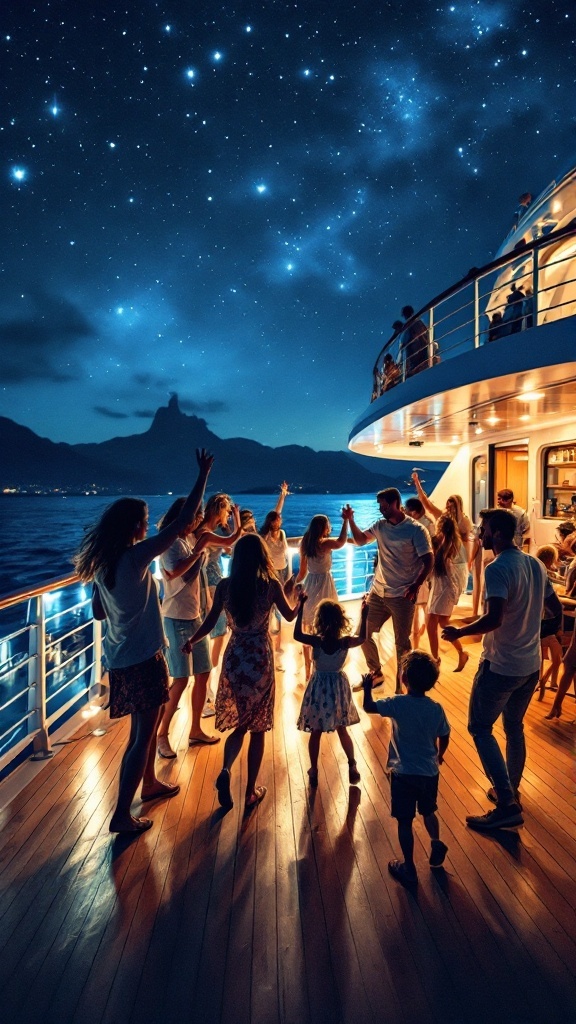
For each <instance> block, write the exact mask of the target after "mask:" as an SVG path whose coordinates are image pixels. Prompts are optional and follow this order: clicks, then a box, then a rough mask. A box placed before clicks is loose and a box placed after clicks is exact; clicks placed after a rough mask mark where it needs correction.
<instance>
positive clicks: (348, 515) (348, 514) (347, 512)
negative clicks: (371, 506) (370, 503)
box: [341, 505, 354, 522]
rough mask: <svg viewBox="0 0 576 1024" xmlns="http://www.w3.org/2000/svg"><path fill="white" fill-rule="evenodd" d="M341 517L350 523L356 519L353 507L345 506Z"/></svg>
mask: <svg viewBox="0 0 576 1024" xmlns="http://www.w3.org/2000/svg"><path fill="white" fill-rule="evenodd" d="M341 515H342V519H345V520H347V522H350V520H351V519H353V518H354V509H353V508H352V506H351V505H344V506H343V508H342V512H341Z"/></svg>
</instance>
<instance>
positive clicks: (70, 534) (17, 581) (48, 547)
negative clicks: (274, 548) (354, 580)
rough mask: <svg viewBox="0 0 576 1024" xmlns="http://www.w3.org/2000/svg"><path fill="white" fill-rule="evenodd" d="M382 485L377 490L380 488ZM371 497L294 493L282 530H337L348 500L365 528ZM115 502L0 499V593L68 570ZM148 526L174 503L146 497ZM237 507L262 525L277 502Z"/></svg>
mask: <svg viewBox="0 0 576 1024" xmlns="http://www.w3.org/2000/svg"><path fill="white" fill-rule="evenodd" d="M385 485H386V482H385V481H382V484H381V485H380V486H385ZM378 486H379V483H378V478H377V477H375V487H374V494H354V495H349V494H294V495H290V496H289V497H288V498H287V499H286V502H285V505H284V510H283V513H282V515H283V519H284V523H283V527H284V529H285V530H286V533H287V535H288V536H299V535H301V534H302V533H303V532H304V530H305V529H306V526H307V525H308V523H309V521H310V519H311V518H312V516H313V515H316V514H318V513H322V514H323V515H327V516H328V517H329V518H330V520H331V521H332V526H333V529H334V530H338V529H339V528H340V509H341V508H342V505H343V504H344V503H345V502H348V501H349V502H350V504H351V505H352V507H353V508H354V510H355V512H356V520H357V522H358V525H359V526H362V527H366V526H368V525H369V524H370V523H371V522H373V521H374V520H375V519H377V518H378V506H377V505H376V501H375V493H376V490H377V488H378ZM112 500H114V499H111V498H109V497H106V498H103V497H97V496H94V495H87V496H85V497H81V496H74V497H68V498H67V497H54V498H47V497H3V498H0V530H1V536H2V545H1V546H0V594H7V593H9V592H10V591H12V590H16V589H19V588H20V587H25V586H32V585H33V584H36V583H39V582H41V581H42V580H47V579H50V578H51V577H54V576H61V575H63V574H64V573H67V572H70V570H71V568H72V565H71V558H72V555H73V553H74V551H75V549H76V548H77V546H78V544H79V542H80V540H81V538H82V534H83V529H84V528H85V527H86V526H89V525H90V524H91V523H92V522H94V520H95V519H97V518H98V516H99V515H100V514H101V512H102V511H103V509H104V508H106V506H107V505H109V504H110V502H111V501H112ZM146 500H147V502H148V505H149V507H150V522H151V524H153V523H155V522H157V521H158V519H159V518H160V516H161V515H162V514H163V513H164V512H165V511H166V510H167V508H168V507H169V505H170V504H171V502H172V501H173V500H174V499H173V496H172V495H152V496H151V497H147V498H146ZM238 501H239V503H240V506H241V507H242V508H250V509H252V511H253V512H254V514H255V516H256V522H257V523H258V524H259V525H261V524H262V522H263V521H264V518H265V516H266V513H267V512H269V511H270V510H271V509H272V508H274V505H275V503H276V497H275V496H274V495H270V494H265V495H263V494H242V495H239V496H238Z"/></svg>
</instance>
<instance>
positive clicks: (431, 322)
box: [428, 306, 434, 367]
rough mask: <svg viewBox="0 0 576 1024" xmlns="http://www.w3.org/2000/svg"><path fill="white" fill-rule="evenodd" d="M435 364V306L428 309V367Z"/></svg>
mask: <svg viewBox="0 0 576 1024" xmlns="http://www.w3.org/2000/svg"><path fill="white" fill-rule="evenodd" d="M430 366H434V306H430V309H429V310H428V367H430Z"/></svg>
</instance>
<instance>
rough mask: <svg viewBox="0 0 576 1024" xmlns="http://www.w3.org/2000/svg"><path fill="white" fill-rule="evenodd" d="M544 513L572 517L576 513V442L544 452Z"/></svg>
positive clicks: (561, 517)
mask: <svg viewBox="0 0 576 1024" xmlns="http://www.w3.org/2000/svg"><path fill="white" fill-rule="evenodd" d="M542 490H543V495H544V515H545V516H546V517H548V518H551V519H570V518H572V517H573V516H574V515H576V442H574V441H571V442H565V443H564V444H563V445H558V446H557V447H556V446H555V447H554V448H547V449H546V450H545V452H544V487H543V489H542Z"/></svg>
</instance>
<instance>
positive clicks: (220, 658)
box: [75, 450, 576, 885]
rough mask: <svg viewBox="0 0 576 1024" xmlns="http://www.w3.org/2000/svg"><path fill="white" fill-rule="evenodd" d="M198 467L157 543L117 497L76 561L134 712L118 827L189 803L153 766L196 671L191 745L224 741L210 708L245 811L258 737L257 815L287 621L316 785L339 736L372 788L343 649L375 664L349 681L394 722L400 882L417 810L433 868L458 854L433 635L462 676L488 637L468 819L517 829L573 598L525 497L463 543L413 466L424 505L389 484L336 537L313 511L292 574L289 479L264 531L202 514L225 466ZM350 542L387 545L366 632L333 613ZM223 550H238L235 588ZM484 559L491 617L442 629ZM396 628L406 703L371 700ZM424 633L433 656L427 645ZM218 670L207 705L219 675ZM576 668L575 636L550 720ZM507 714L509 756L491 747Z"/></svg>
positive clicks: (221, 788)
mask: <svg viewBox="0 0 576 1024" xmlns="http://www.w3.org/2000/svg"><path fill="white" fill-rule="evenodd" d="M197 461H198V477H197V480H196V482H195V484H194V486H193V488H192V490H191V491H190V494H189V495H188V497H187V498H184V497H182V498H178V499H177V500H176V501H175V502H173V504H172V505H171V507H170V508H169V509H168V510H167V512H166V514H165V515H164V516H163V518H162V519H161V520H160V522H159V524H158V532H157V533H155V534H153V535H151V536H149V537H148V536H147V530H148V509H147V506H146V504H145V502H143V501H141V500H139V499H136V498H122V499H120V500H118V501H116V502H114V503H113V504H112V505H111V506H110V507H109V508H108V509H106V511H105V512H104V514H103V515H102V516H101V518H100V520H99V521H98V522H97V523H96V524H95V525H94V526H93V527H92V528H90V529H89V530H88V531H87V532H86V535H85V538H84V541H83V543H82V544H81V547H80V549H79V551H78V553H77V555H76V559H75V564H76V568H77V571H78V573H79V575H80V577H81V578H82V579H83V580H85V581H92V583H93V611H94V616H95V617H96V618H100V619H103V620H104V619H105V631H104V641H103V649H104V656H105V661H106V666H107V669H108V676H109V687H110V716H111V717H112V718H120V717H122V716H125V715H130V719H131V728H130V735H129V739H128V744H127V747H126V750H125V751H124V755H123V758H122V763H121V767H120V772H119V787H118V798H117V802H116V807H115V809H114V812H113V815H112V818H111V820H110V831H111V832H115V833H128V834H138V833H141V832H144V831H146V830H147V829H149V828H150V827H151V826H152V824H153V822H152V820H151V819H150V818H148V817H144V816H140V817H137V816H135V815H134V814H133V813H132V804H133V801H134V799H135V797H136V792H137V790H138V788H139V787H140V786H141V791H140V799H141V801H142V802H147V801H152V800H158V799H166V798H170V797H173V796H176V794H177V793H178V792H179V788H180V787H179V786H178V785H171V784H169V783H166V782H163V781H162V780H160V779H159V778H158V776H157V774H156V765H157V763H158V761H157V758H158V757H159V758H164V759H172V758H175V757H176V756H177V755H176V752H175V751H174V750H173V748H172V746H171V743H170V736H169V732H170V726H171V722H172V718H173V716H174V713H175V711H176V709H177V708H178V705H179V702H180V700H181V698H182V696H183V694H184V691H185V689H186V687H187V685H188V681H189V679H190V677H193V685H192V688H191V705H192V706H191V712H192V714H191V727H190V734H189V740H188V742H189V744H190V746H192V747H194V746H204V745H207V746H209V745H213V744H216V743H219V742H220V737H219V736H216V735H211V734H209V733H208V732H206V731H205V730H204V728H203V721H204V719H205V718H207V717H210V716H211V715H215V727H216V730H217V732H220V733H224V732H225V733H227V737H226V740H225V743H224V745H223V760H222V768H221V771H220V773H219V775H218V777H217V778H216V780H215V785H216V790H217V794H218V801H219V803H220V805H221V808H222V810H223V812H225V811H227V810H229V809H230V808H231V807H232V806H233V797H232V786H231V773H232V770H233V767H234V763H235V761H236V759H237V758H238V756H239V754H240V752H241V750H242V746H243V744H244V739H245V737H246V734H249V742H248V751H247V781H246V791H245V794H244V812H245V813H246V814H249V813H251V812H252V810H253V809H254V808H255V807H256V806H257V804H258V803H260V801H261V800H262V799H263V798H264V797H265V795H266V787H265V786H264V785H262V784H261V783H260V782H259V773H260V768H261V764H262V758H263V754H264V743H265V734H266V732H267V731H269V730H270V729H271V728H272V725H273V717H274V676H275V659H274V653H275V652H274V646H275V647H276V650H277V649H278V648H279V647H280V643H281V633H280V623H281V619H285V620H286V621H288V622H292V621H294V620H295V628H294V639H295V640H296V641H297V642H298V643H300V644H301V645H303V650H304V664H305V675H306V688H305V692H304V695H303V699H302V705H301V709H300V713H299V716H298V719H297V723H296V724H297V727H298V729H300V730H302V731H304V732H306V733H308V734H309V744H308V749H309V757H310V768H309V771H308V779H309V784H310V786H311V787H316V786H317V785H318V777H319V776H318V761H319V755H320V747H321V740H322V734H323V733H326V732H336V733H337V735H338V738H339V741H340V743H341V746H342V749H343V751H344V754H345V756H346V758H347V761H348V776H349V781H350V783H351V784H353V785H355V784H357V783H359V782H360V772H359V770H358V766H357V763H356V759H355V751H354V743H353V740H352V736H351V734H350V732H349V728H350V727H351V726H353V725H355V724H356V723H357V722H359V721H360V715H359V711H358V708H357V706H356V703H355V701H354V697H353V693H352V688H351V686H350V683H349V681H348V677H347V675H346V673H345V672H344V664H345V661H346V658H347V655H348V651H349V650H350V649H351V648H353V647H361V649H362V652H363V655H364V657H365V659H366V663H367V667H368V672H367V673H366V674H365V675H364V676H363V677H362V682H361V683H360V684H359V685H358V686H355V687H354V689H357V690H362V691H363V710H364V712H366V713H367V714H376V715H380V716H382V717H385V718H389V719H390V720H391V742H390V755H389V762H388V770H389V773H390V779H391V813H392V816H393V817H394V818H396V819H397V825H398V839H399V844H400V848H401V851H402V857H403V859H402V860H393V861H391V862H390V863H389V870H390V872H391V874H392V875H393V876H394V877H395V878H397V879H398V880H399V881H400V882H401V883H403V884H405V885H411V884H415V883H416V881H417V872H416V867H415V864H414V858H413V847H414V841H413V834H412V823H413V819H414V817H415V815H416V812H417V811H418V813H420V814H421V815H422V819H423V822H424V825H425V828H426V830H427V831H428V834H429V836H430V840H431V850H430V858H429V863H430V866H431V867H433V868H438V867H440V866H441V865H442V863H443V862H444V859H445V856H446V853H447V847H446V845H445V844H444V843H443V842H442V840H441V839H440V828H439V821H438V817H437V815H436V810H437V792H438V779H439V766H440V764H441V763H442V761H443V758H444V755H445V753H446V749H447V747H448V741H449V733H450V726H449V724H448V721H447V718H446V715H445V713H444V711H443V709H442V707H441V705H440V704H439V703H438V702H436V701H434V700H432V699H431V698H430V697H429V696H428V694H429V692H430V690H432V688H433V687H434V685H435V683H436V681H437V679H438V676H439V667H440V656H439V634H441V636H442V638H443V639H444V640H446V641H449V642H450V643H451V644H452V645H453V647H454V649H455V652H456V655H457V663H456V666H455V668H454V671H455V672H460V671H462V669H463V668H464V666H465V665H466V663H467V661H468V654H467V652H466V651H464V649H463V646H462V643H461V640H462V638H465V637H467V636H477V635H479V634H480V635H482V636H483V650H482V656H481V659H480V664H479V667H478V670H477V672H476V674H475V677H474V681H473V684H472V690H471V694H470V704H469V723H468V729H469V732H470V734H471V735H472V738H473V740H474V743H475V745H476V749H477V751H478V755H479V758H480V761H481V763H482V767H483V769H484V771H485V774H486V776H487V779H488V780H489V783H490V787H489V789H488V791H487V796H488V799H489V800H490V801H491V802H492V803H493V804H494V808H493V809H492V810H489V811H487V813H485V814H483V815H473V816H470V817H468V818H467V824H468V826H469V827H471V828H475V829H478V830H491V829H497V828H509V827H516V826H518V825H521V824H522V823H523V811H522V805H521V797H520V792H519V786H520V782H521V778H522V773H523V769H524V763H525V759H526V747H525V740H524V728H523V719H524V716H525V714H526V710H527V708H528V704H529V702H530V700H531V698H532V695H533V693H534V691H535V690H536V689H538V688H539V681H540V676H541V642H542V644H545V642H547V643H548V646H550V638H551V637H555V635H556V633H557V631H558V628H559V627H558V622H559V619H558V616H559V615H561V605H560V601H559V599H558V596H557V595H556V592H555V590H554V588H553V586H552V583H551V581H550V579H549V575H548V573H547V568H548V570H550V564H547V562H546V559H547V557H548V556H547V555H546V553H545V552H543V551H542V550H539V552H537V554H538V555H539V556H540V557H533V556H532V555H529V554H526V553H525V552H524V551H523V550H522V543H523V538H524V536H525V534H526V530H527V526H526V522H525V521H524V520H523V519H522V517H521V516H520V515H519V514H518V506H514V505H513V495H512V493H511V492H507V491H503V492H500V494H501V495H503V497H502V499H500V495H499V506H500V507H498V508H495V509H485V510H483V511H482V512H481V526H480V528H479V531H478V537H477V541H476V544H475V545H474V548H473V549H471V548H472V540H473V537H472V524H471V523H470V520H469V519H468V517H467V516H466V515H465V513H464V510H463V504H462V499H461V498H460V497H459V496H458V495H451V496H450V497H449V498H448V500H447V502H446V506H445V507H444V508H439V507H438V506H436V505H435V504H434V503H433V502H432V501H430V499H429V498H428V496H427V495H426V493H425V492H424V490H423V488H422V485H421V483H420V480H419V478H418V475H417V474H416V473H414V474H413V480H414V483H415V485H416V489H417V493H418V497H417V498H411V499H409V500H408V501H407V502H406V506H405V507H403V505H402V501H401V496H400V493H399V492H398V491H397V490H396V488H393V487H389V488H385V489H384V490H382V491H379V493H378V494H377V496H376V497H377V502H378V508H379V512H380V516H379V518H378V519H376V520H375V522H374V523H372V525H371V526H369V527H368V528H367V529H362V528H360V527H359V526H358V524H357V523H356V521H355V516H354V509H353V508H352V507H351V505H349V504H347V505H345V506H344V507H343V509H342V513H341V516H342V522H341V527H340V530H339V532H338V534H337V536H333V535H332V529H331V524H330V522H329V520H328V518H327V517H326V516H324V515H316V516H314V517H313V518H312V520H311V522H310V524H309V526H308V529H307V530H306V532H305V533H304V535H303V537H302V540H301V542H300V561H299V569H298V572H297V573H296V574H292V575H290V564H289V551H288V544H287V540H286V535H285V533H284V531H283V530H282V508H283V504H284V501H285V498H286V496H287V494H288V487H287V485H286V484H285V483H284V484H282V485H281V488H280V495H279V498H278V501H277V503H276V507H275V508H274V509H273V510H272V511H271V512H269V513H268V515H267V516H266V519H265V521H264V523H263V525H262V528H261V530H260V531H258V530H257V528H256V522H255V519H254V516H253V514H252V512H251V511H250V510H247V509H245V510H241V509H240V508H239V507H238V506H237V505H234V504H233V502H232V500H231V499H230V497H229V496H228V495H227V494H224V493H221V492H219V493H217V494H214V495H212V496H211V497H210V498H209V500H208V501H207V502H206V505H205V506H204V505H203V500H204V493H205V489H206V485H207V481H208V478H209V475H210V471H211V468H212V464H213V457H212V456H211V455H210V454H209V453H208V452H206V451H205V450H199V451H198V452H197ZM510 496H511V497H510ZM519 512H520V513H522V512H523V510H522V509H519ZM347 542H348V543H353V544H355V545H358V546H363V545H366V544H370V543H374V542H375V543H376V545H377V557H376V564H375V571H374V577H373V581H372V583H371V586H370V590H369V593H368V595H367V596H366V597H365V598H364V600H363V602H362V610H361V616H360V622H359V625H358V629H357V631H356V632H355V633H352V628H351V623H350V620H349V619H348V617H347V615H346V613H345V611H344V609H343V608H342V606H341V605H340V604H339V602H338V598H337V594H336V588H335V585H334V580H333V578H332V573H331V566H332V552H333V551H334V550H337V549H338V548H342V547H343V546H344V545H345V544H346V543H347ZM223 551H227V552H231V553H232V558H231V562H230V571H229V575H228V576H227V577H225V578H224V577H223V574H222V567H221V558H220V556H221V554H222V552H223ZM479 552H480V553H481V552H484V553H490V555H491V557H492V560H491V561H486V563H485V564H484V565H483V588H484V589H483V593H484V611H483V613H482V614H480V615H479V616H477V614H475V615H473V617H472V621H465V623H464V625H462V626H459V627H456V626H455V625H451V624H450V619H451V616H452V614H453V611H454V608H455V606H456V605H457V603H458V601H459V598H460V596H461V594H462V592H463V590H464V588H465V586H466V582H467V578H468V568H469V566H472V565H474V564H475V562H477V560H478V553H479ZM552 554H553V555H554V549H552ZM156 558H158V559H159V563H160V569H161V575H162V580H163V601H162V603H160V599H159V591H158V587H157V585H156V582H155V580H154V578H153V576H152V573H151V570H150V564H151V563H152V562H153V561H154V560H155V559H156ZM548 563H549V559H548ZM575 565H576V559H575ZM388 620H391V622H392V629H393V635H394V645H395V651H396V669H395V682H394V689H395V694H394V695H393V696H390V697H380V698H379V699H375V694H374V691H375V690H378V688H380V687H382V686H383V685H384V681H385V676H384V669H385V668H387V667H388V666H383V665H382V664H381V658H380V648H379V646H378V644H377V643H376V642H375V637H376V636H377V634H378V633H379V632H380V630H381V628H382V627H383V625H384V623H385V622H387V621H388ZM546 623H548V625H546ZM424 630H427V633H428V639H429V645H430V654H428V653H426V652H424V651H422V650H418V647H419V643H420V639H421V637H422V634H423V632H424ZM555 656H556V660H555V661H554V659H553V663H552V669H553V670H554V671H555V673H556V676H557V674H558V670H559V667H560V663H561V660H562V658H561V650H560V659H559V660H558V652H557V650H556V651H555ZM219 664H221V669H220V674H219V681H218V686H217V690H216V694H215V696H214V695H211V694H210V692H209V680H210V676H211V672H212V669H213V668H217V666H218V665H219ZM575 674H576V645H575V644H574V642H573V643H572V645H571V647H570V649H569V651H568V653H567V655H566V657H565V659H564V672H563V676H562V679H561V680H560V683H559V688H558V691H557V695H556V699H555V702H554V706H553V709H552V712H551V714H550V716H548V717H552V716H553V715H556V714H560V710H561V706H562V700H563V697H564V695H565V693H566V691H567V689H568V687H569V685H570V682H571V681H572V679H573V678H574V675H575ZM556 676H555V681H556ZM170 679H171V680H172V681H171V685H170ZM540 692H541V693H542V692H543V690H542V684H541V685H540ZM500 716H502V722H503V727H504V731H505V734H506V751H505V754H503V753H502V751H501V750H500V747H499V745H498V742H497V741H496V739H495V737H494V735H493V726H494V724H495V722H496V720H497V719H498V718H499V717H500Z"/></svg>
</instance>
